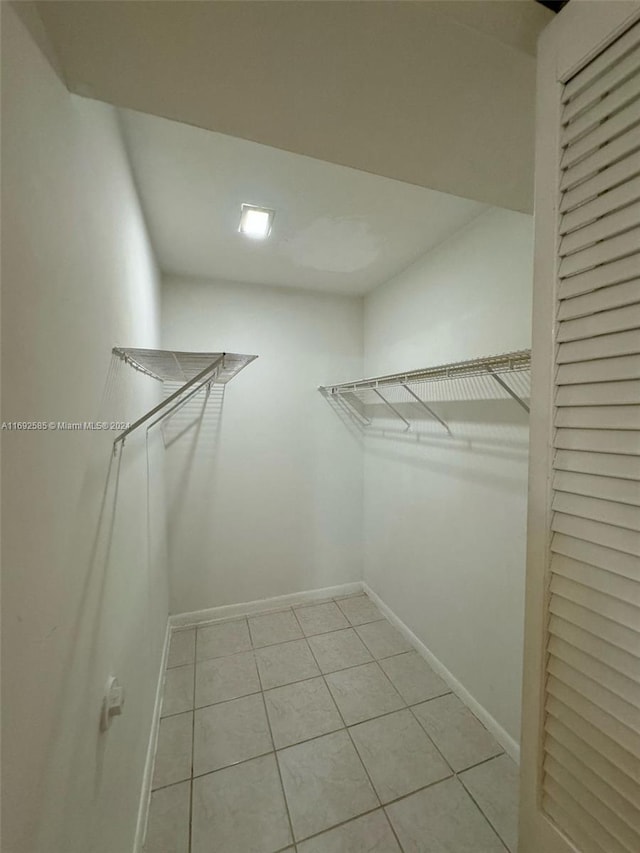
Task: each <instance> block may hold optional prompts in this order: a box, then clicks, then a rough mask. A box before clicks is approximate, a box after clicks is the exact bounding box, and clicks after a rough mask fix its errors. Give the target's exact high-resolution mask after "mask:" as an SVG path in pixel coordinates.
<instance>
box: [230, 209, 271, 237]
mask: <svg viewBox="0 0 640 853" xmlns="http://www.w3.org/2000/svg"><path fill="white" fill-rule="evenodd" d="M275 215H276V212H275V210H271V209H270V208H268V207H256V206H255V204H243V205H242V209H241V213H240V227H239V228H238V231H239V232H240V233H241V234H244V235H245V236H246V237H252V238H253V239H254V240H265V239H266V238H267V237H268V236H269V234H270V233H271V226H272V224H273V217H274V216H275Z"/></svg>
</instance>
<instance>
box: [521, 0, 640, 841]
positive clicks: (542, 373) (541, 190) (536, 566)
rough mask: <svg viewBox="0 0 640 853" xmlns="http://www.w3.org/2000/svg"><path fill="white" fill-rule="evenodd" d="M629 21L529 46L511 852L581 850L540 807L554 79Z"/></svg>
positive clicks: (606, 16) (631, 10)
mask: <svg viewBox="0 0 640 853" xmlns="http://www.w3.org/2000/svg"><path fill="white" fill-rule="evenodd" d="M636 19H640V2H639V0H572V2H571V3H569V4H568V5H567V6H566V7H565V8H564V9H563V11H562V12H561V13H560V14H559V15H558V16H557V18H555V19H554V20H553V21H552V22H551V23H550V24H549V25H548V26H547V27H546V29H545V30H544V31H543V32H542V34H541V36H540V39H539V42H538V69H537V96H536V160H535V204H534V222H535V228H534V234H535V238H534V239H535V242H534V276H533V329H532V361H531V416H530V418H531V419H530V456H529V502H528V529H527V571H526V586H525V635H524V637H525V641H524V667H523V689H522V738H521V741H522V743H521V765H520V831H519V834H520V841H519V848H518V849H519V853H541V851H544V853H580V851H579V849H578V848H576V847H575V846H574V844H572V843H571V841H570V840H569V839H568V838H567V837H566V836H565V835H564V833H562V831H561V830H560V829H559V828H558V827H557V826H556V825H555V824H554V823H553V821H552V819H551V818H550V817H549V816H548V815H546V814H544V813H543V811H542V805H541V799H542V794H541V783H542V773H543V769H542V761H543V750H542V744H543V736H544V701H545V672H546V665H545V664H546V648H547V621H548V603H549V563H550V556H551V555H550V548H549V545H550V539H551V518H552V511H551V495H552V489H551V467H552V461H553V438H554V431H555V430H554V427H553V392H554V382H553V378H554V365H555V348H556V343H555V331H556V305H557V291H556V288H557V262H558V230H559V229H558V224H559V223H558V220H559V211H558V201H559V196H560V193H559V188H558V180H557V176H558V174H559V170H560V150H561V149H560V111H561V102H560V98H561V93H562V84H563V83H564V82H566V81H567V80H568V79H569V78H570V77H572V76H573V74H575V73H576V72H577V71H578V70H579V69H580V68H581V67H583V66H584V65H586V64H587V63H588V62H589V61H590V60H591V59H593V58H594V57H595V56H596V55H597V54H598V53H600V52H601V51H602V50H604V49H605V48H606V47H608V45H609V44H610V43H611V42H613V41H614V40H615V39H616V38H617V37H618V36H619V35H620V34H621V33H622V32H623V31H624V30H625V29H627V28H628V27H629V26H630V25H631V24H632V23H634V22H635V20H636Z"/></svg>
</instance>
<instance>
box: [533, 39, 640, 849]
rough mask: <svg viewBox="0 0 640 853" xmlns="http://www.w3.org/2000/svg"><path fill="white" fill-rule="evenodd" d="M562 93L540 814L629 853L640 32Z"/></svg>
mask: <svg viewBox="0 0 640 853" xmlns="http://www.w3.org/2000/svg"><path fill="white" fill-rule="evenodd" d="M558 96H559V100H560V103H559V105H558V112H557V114H556V115H557V120H558V125H559V127H558V130H557V135H556V143H557V144H558V147H559V152H558V157H557V160H556V164H555V165H556V192H557V196H556V202H555V204H556V210H555V216H554V219H553V226H554V230H555V247H556V258H555V270H556V280H555V282H554V285H553V296H552V302H553V306H552V307H553V311H554V314H555V316H554V318H553V320H554V321H555V322H554V323H553V328H554V341H553V355H552V356H551V368H552V369H551V371H550V376H549V378H550V382H551V388H550V389H549V391H550V405H549V419H550V424H549V437H550V443H551V448H550V452H549V454H548V457H547V458H548V462H549V473H550V479H549V482H548V492H547V498H546V500H547V518H548V522H547V523H548V525H549V527H550V530H549V531H548V537H547V545H546V548H547V556H546V558H545V564H546V569H545V579H544V583H545V596H544V599H543V600H544V609H545V618H544V629H543V638H542V639H543V648H544V655H543V660H542V694H541V697H540V698H541V714H540V717H541V722H540V733H539V767H538V780H537V784H538V806H539V808H540V811H541V812H542V813H543V814H544V815H545V816H546V818H547V819H548V820H549V821H550V822H551V823H552V824H553V825H555V827H556V828H557V829H558V830H559V835H560V836H562V837H563V838H564V839H565V840H566V842H567V846H566V848H565V847H557V848H554V849H572V847H573V849H577V850H580V851H584V853H640V23H634V24H631V25H630V26H629V27H628V28H627V29H626V30H623V31H622V32H621V33H620V34H618V35H617V37H616V38H615V40H613V41H612V43H611V44H609V46H607V47H606V48H605V49H604V50H603V51H602V52H601V53H599V54H597V55H596V56H595V57H593V58H592V59H591V60H590V61H589V62H588V63H587V64H586V65H584V67H582V68H581V69H580V70H578V71H577V73H575V74H573V75H572V76H571V77H570V78H569V79H566V80H563V81H562V83H561V86H560V87H559V91H558ZM549 248H550V249H551V246H550V247H549ZM533 402H534V404H535V400H534V401H533ZM530 570H531V567H530ZM527 844H528V842H527V841H525V842H524V846H525V850H531V851H533V850H534V849H535V848H534V847H533V846H530V847H527V846H526V845H527ZM539 853H543V850H542V849H540V851H539ZM544 853H546V850H545V851H544Z"/></svg>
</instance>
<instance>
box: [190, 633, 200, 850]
mask: <svg viewBox="0 0 640 853" xmlns="http://www.w3.org/2000/svg"><path fill="white" fill-rule="evenodd" d="M197 662H198V632H197V631H196V635H195V638H194V643H193V711H192V713H193V718H192V726H191V778H190V780H189V853H191V850H192V847H193V769H194V762H195V742H196V672H197V670H196V664H197Z"/></svg>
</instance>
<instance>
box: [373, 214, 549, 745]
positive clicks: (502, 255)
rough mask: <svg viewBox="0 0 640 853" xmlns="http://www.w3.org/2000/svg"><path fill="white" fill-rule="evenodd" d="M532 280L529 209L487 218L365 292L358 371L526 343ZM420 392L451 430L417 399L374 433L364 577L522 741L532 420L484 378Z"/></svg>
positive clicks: (456, 357)
mask: <svg viewBox="0 0 640 853" xmlns="http://www.w3.org/2000/svg"><path fill="white" fill-rule="evenodd" d="M531 283H532V219H531V217H530V216H527V215H525V214H519V213H511V212H508V211H504V210H497V209H494V210H492V211H490V212H488V213H485V214H483V215H482V216H481V217H479V218H478V219H476V220H475V221H474V222H473V223H471V224H470V225H469V226H467V227H466V228H465V229H464V230H462V231H461V232H459V233H458V234H457V235H455V236H454V237H452V238H451V239H449V240H448V241H446V242H445V243H443V244H441V245H440V246H439V247H438V248H436V249H435V250H433V251H431V252H429V253H428V254H427V255H425V256H424V257H423V258H422V259H421V260H419V261H418V262H417V263H416V264H414V265H413V266H412V267H410V268H409V269H408V270H406V271H405V272H404V273H402V274H400V275H398V276H397V277H396V278H395V279H393V280H392V281H390V282H388V283H387V284H386V285H384V286H382V287H380V288H378V289H377V290H376V291H374V292H373V293H372V294H370V295H369V296H368V297H367V298H366V300H365V375H367V376H371V375H376V374H382V373H393V372H396V371H403V370H410V369H414V368H420V367H426V366H429V365H435V364H441V363H446V362H452V361H460V360H464V359H469V358H474V357H477V356H483V355H489V354H498V353H501V352H507V351H511V350H516V349H523V348H527V347H529V346H530V322H531ZM470 389H473V390H472V391H471V392H470ZM422 393H423V394H427V393H431V394H433V395H435V398H437V396H438V395H439V396H440V398H441V399H442V400H444V402H440V403H438V404H436V408H437V411H438V412H439V413H440V414H441V415H444V416H445V417H446V419H447V420H448V421H449V422H450V426H451V429H452V432H453V435H454V437H453V438H448V437H446V434H444V432H443V430H442V429H441V427H440V426H439V425H437V424H433V423H432V422H430V421H429V419H428V418H426V419H425V418H423V417H422V415H421V414H420V410H419V408H417V407H416V406H413V407H409V409H405V408H403V411H404V412H405V414H406V413H407V411H410V412H411V414H412V420H413V429H412V430H411V432H408V433H403V432H401V431H399V430H398V427H397V423H398V422H396V423H394V422H393V416H391V419H389V420H386V421H384V422H383V425H384V426H385V431H384V433H382V432H381V431H380V430H377V429H376V430H373V431H371V432H370V433H369V434H368V437H367V440H366V442H365V474H364V477H365V480H364V482H365V489H364V494H365V499H364V507H365V508H364V546H365V562H364V578H365V580H366V582H367V583H368V584H369V585H370V586H371V588H372V589H373V590H374V591H375V592H376V593H378V594H379V595H380V597H381V598H382V599H383V600H384V601H385V602H386V603H387V604H388V605H389V606H390V607H391V608H392V609H393V610H394V611H395V613H396V614H397V615H398V616H399V617H400V618H401V619H402V620H403V621H404V622H405V623H406V624H407V625H408V626H409V627H410V628H411V629H412V630H413V631H414V632H415V633H416V634H417V635H418V636H419V637H420V639H421V640H422V641H423V642H424V643H425V644H426V646H427V647H428V648H429V649H430V650H431V652H433V654H435V656H436V657H437V658H438V659H439V660H440V661H441V663H443V664H444V665H445V666H446V667H447V668H448V669H449V671H450V672H451V673H452V674H453V675H454V676H455V677H456V678H457V679H458V680H459V681H460V682H461V683H462V685H463V686H464V687H465V688H466V689H467V690H468V691H469V692H470V693H471V695H472V696H473V697H474V698H475V699H476V700H477V701H478V702H479V703H480V704H481V705H482V706H484V708H485V709H486V710H487V711H488V712H489V714H491V715H492V716H493V717H494V719H495V720H496V721H497V722H498V724H499V725H500V726H502V727H503V728H504V729H505V730H506V731H507V732H508V734H509V735H510V736H511V737H513V738H515V739H517V738H518V736H519V727H520V683H521V657H522V632H523V594H524V561H525V532H526V531H525V524H526V517H525V513H526V499H527V441H528V427H527V416H526V413H525V412H524V411H522V410H521V409H520V408H519V407H518V406H517V404H516V403H514V402H512V401H510V400H509V399H508V398H507V399H505V400H496V399H493V400H492V399H491V398H492V397H495V396H496V394H495V390H494V387H493V385H492V384H491V381H490V380H489V379H486V380H483V381H477V382H472V383H466V384H464V385H460V386H458V387H457V388H454V387H453V386H452V385H450V386H449V387H445V386H439V387H438V386H434V385H431V386H425V387H424V388H423V389H422ZM483 398H485V399H483ZM487 398H488V399H487ZM452 400H458V401H459V402H453V401H452ZM400 426H402V424H400Z"/></svg>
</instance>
